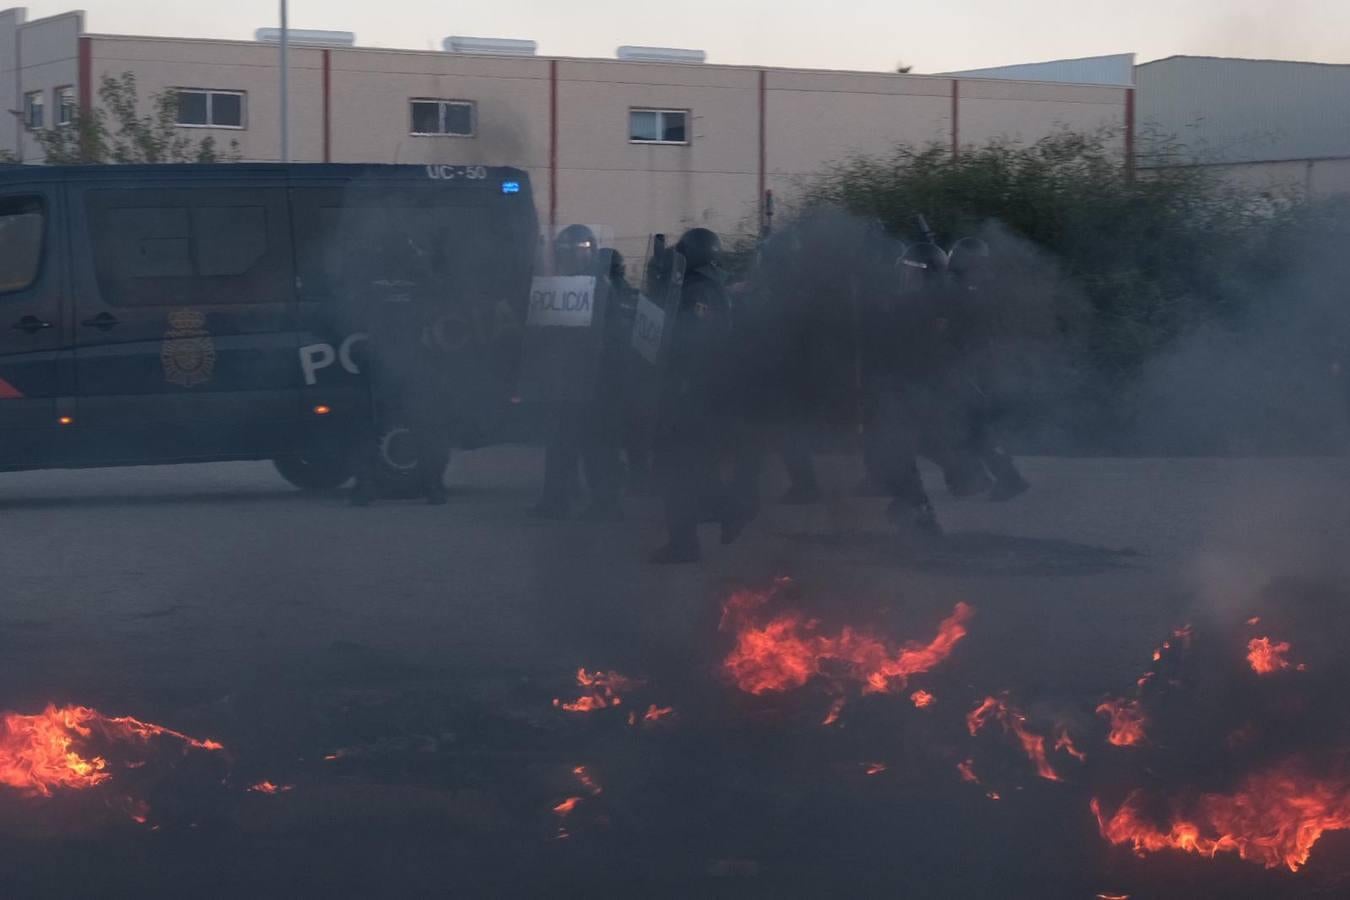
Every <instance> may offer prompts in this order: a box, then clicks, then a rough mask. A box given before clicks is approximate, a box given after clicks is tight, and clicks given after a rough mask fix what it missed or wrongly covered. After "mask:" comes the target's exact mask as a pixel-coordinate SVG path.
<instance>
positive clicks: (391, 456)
mask: <svg viewBox="0 0 1350 900" xmlns="http://www.w3.org/2000/svg"><path fill="white" fill-rule="evenodd" d="M421 466H422V463H421V461H420V460H418V458H417V448H416V445H415V443H414V441H413V438H412V429H411V428H409V427H408V426H407V425H405V424H403V423H402V422H400V421H397V420H395V421H393V422H390V423H388V424H387V425H385V426H384V427H383V428H381V429H380V434H379V443H378V445H377V452H376V455H375V484H376V489H377V490H378V491H379V495H380V496H381V497H385V498H388V499H390V500H413V499H416V498H418V497H421V496H423V495H424V494H425V492H426V488H425V487H424V486H423V484H422V474H421V471H420V470H421Z"/></svg>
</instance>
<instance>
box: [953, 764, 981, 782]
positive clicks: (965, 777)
mask: <svg viewBox="0 0 1350 900" xmlns="http://www.w3.org/2000/svg"><path fill="white" fill-rule="evenodd" d="M956 771H958V772H960V773H961V780H962V781H964V782H966V783H968V784H979V783H980V779H979V776H977V775H976V774H975V760H973V759H963V760H961V761H960V762H959V763H957V764H956Z"/></svg>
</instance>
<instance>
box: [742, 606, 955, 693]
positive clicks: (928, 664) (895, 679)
mask: <svg viewBox="0 0 1350 900" xmlns="http://www.w3.org/2000/svg"><path fill="white" fill-rule="evenodd" d="M771 597H772V592H769V593H763V592H754V591H742V592H738V593H736V594H733V595H732V597H731V598H730V599H729V600H728V601H727V604H726V607H725V609H724V611H723V617H722V624H723V628H727V627H734V628H735V629H736V645H735V647H734V648H733V649H732V651H731V653H730V655H728V656H727V658H726V660H725V661H724V662H723V664H722V665H723V668H724V669H725V671H726V672H727V674H728V675H729V676H730V677H731V679H732V680H733V681H734V682H735V684H736V686H737V687H738V688H740V689H741V690H742V691H745V692H746V693H749V694H756V695H759V694H766V693H770V692H777V691H788V690H793V689H796V688H800V687H802V686H803V685H805V684H806V683H807V682H808V681H810V680H811V679H812V678H814V677H816V676H820V675H825V674H827V673H828V672H829V671H832V670H835V669H841V670H842V671H843V672H844V674H845V675H846V676H847V677H848V678H851V679H853V680H856V681H858V682H860V683H861V684H862V685H863V693H883V692H886V691H894V690H902V689H903V688H904V687H905V684H906V682H907V681H908V680H909V678H910V677H911V676H913V675H917V674H919V673H920V672H927V671H929V670H930V669H932V668H934V667H935V666H937V665H938V664H939V663H941V662H942V661H944V660H945V659H946V658H947V657H948V656H950V655H951V653H952V651H953V650H954V649H955V648H956V645H957V644H958V643H959V642H960V641H961V639H962V638H964V637H965V636H966V627H965V626H966V623H967V622H969V621H970V618H971V616H972V615H974V610H972V609H971V608H970V607H969V606H967V605H966V604H965V603H958V604H957V605H956V608H955V609H954V610H953V611H952V614H951V615H950V616H948V617H947V618H946V619H944V620H943V621H942V623H941V625H939V626H938V633H937V636H936V637H934V638H933V640H932V641H931V642H929V643H928V644H918V643H912V642H911V643H907V644H905V645H904V646H902V647H900V648H897V649H891V648H890V647H889V646H888V645H887V644H886V642H885V641H883V640H882V639H880V638H878V637H876V636H874V635H872V634H870V633H868V632H865V631H857V630H855V629H853V628H847V627H846V628H844V629H843V630H842V631H840V632H839V634H838V635H837V636H830V635H823V634H819V633H817V629H818V628H819V627H820V623H819V622H818V621H816V620H814V619H808V618H807V617H806V616H804V615H803V614H801V613H799V612H787V613H784V614H782V615H779V616H777V617H775V618H773V619H770V620H769V621H768V622H766V623H763V624H759V623H757V622H756V621H754V613H755V612H756V611H758V610H759V609H760V608H761V607H762V606H764V605H765V604H766V603H767V602H768V600H769V599H770V598H771Z"/></svg>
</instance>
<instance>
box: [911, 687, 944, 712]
mask: <svg viewBox="0 0 1350 900" xmlns="http://www.w3.org/2000/svg"><path fill="white" fill-rule="evenodd" d="M909 700H910V702H911V703H913V704H914V706H915V707H916V708H918V709H926V708H928V707H930V706H932V705H933V704H934V703H936V702H937V698H936V697H934V696H933V695H932V694H930V693H928V692H927V691H915V692H914V693H912V694H910V695H909Z"/></svg>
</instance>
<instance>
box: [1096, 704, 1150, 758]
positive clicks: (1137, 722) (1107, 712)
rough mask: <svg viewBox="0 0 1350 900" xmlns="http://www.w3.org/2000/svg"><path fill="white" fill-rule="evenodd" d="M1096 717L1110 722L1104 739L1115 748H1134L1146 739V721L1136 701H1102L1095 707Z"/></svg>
mask: <svg viewBox="0 0 1350 900" xmlns="http://www.w3.org/2000/svg"><path fill="white" fill-rule="evenodd" d="M1097 715H1099V716H1105V717H1106V718H1107V719H1108V720H1109V721H1110V731H1108V732H1107V735H1106V739H1107V741H1109V742H1110V743H1112V744H1114V745H1115V746H1117V747H1135V746H1138V745H1139V744H1142V743H1143V742H1144V740H1145V738H1146V734H1145V727H1146V726H1147V724H1148V720H1147V719H1146V718H1145V716H1144V710H1143V707H1142V706H1141V705H1140V703H1139V701H1138V700H1120V699H1108V700H1103V701H1102V702H1101V703H1100V704H1098V706H1097Z"/></svg>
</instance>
